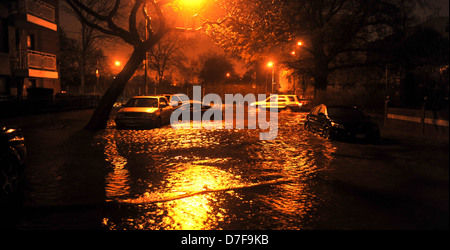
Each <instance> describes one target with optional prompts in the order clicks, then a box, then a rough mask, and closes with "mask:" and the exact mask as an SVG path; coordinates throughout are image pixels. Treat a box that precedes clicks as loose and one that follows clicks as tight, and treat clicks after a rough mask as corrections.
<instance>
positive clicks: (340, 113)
mask: <svg viewBox="0 0 450 250" xmlns="http://www.w3.org/2000/svg"><path fill="white" fill-rule="evenodd" d="M328 116H330V117H345V118H364V117H365V116H364V114H363V113H362V112H361V111H359V110H357V109H354V108H328Z"/></svg>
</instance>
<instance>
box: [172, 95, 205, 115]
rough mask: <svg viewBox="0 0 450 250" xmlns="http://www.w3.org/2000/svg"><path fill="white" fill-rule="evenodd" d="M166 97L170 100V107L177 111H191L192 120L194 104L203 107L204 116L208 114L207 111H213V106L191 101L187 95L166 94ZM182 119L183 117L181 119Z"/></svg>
mask: <svg viewBox="0 0 450 250" xmlns="http://www.w3.org/2000/svg"><path fill="white" fill-rule="evenodd" d="M164 96H165V97H166V98H167V99H168V100H169V103H170V105H171V106H172V108H173V109H174V110H175V109H179V108H181V109H182V110H183V109H184V110H186V109H189V111H190V118H191V120H192V119H193V117H194V115H193V114H194V104H198V105H200V106H201V114H202V116H203V114H204V113H205V112H206V110H208V109H211V108H212V106H210V105H206V104H203V103H202V102H200V101H197V100H190V99H189V98H188V97H187V96H186V95H182V94H164ZM179 118H180V119H181V117H179Z"/></svg>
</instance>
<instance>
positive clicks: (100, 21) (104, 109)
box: [66, 0, 194, 130]
mask: <svg viewBox="0 0 450 250" xmlns="http://www.w3.org/2000/svg"><path fill="white" fill-rule="evenodd" d="M66 2H67V3H68V4H69V6H70V7H71V8H72V9H73V11H74V12H75V13H76V15H77V16H78V18H80V20H81V21H82V22H83V23H84V24H86V25H87V26H89V27H91V28H93V29H95V30H98V31H100V32H102V33H104V34H106V35H110V36H114V37H119V38H120V39H121V40H123V41H124V42H125V43H127V44H129V45H131V46H132V47H133V52H132V54H131V56H130V57H129V59H128V61H127V62H126V64H125V65H124V67H123V70H122V71H121V72H120V73H119V74H118V75H117V76H116V78H115V79H114V81H113V82H112V84H111V85H110V87H109V88H108V89H107V91H106V92H105V94H104V96H103V97H102V99H101V100H100V103H99V106H98V108H97V109H96V110H95V112H94V114H93V115H92V117H91V119H90V121H89V123H88V124H87V125H86V127H85V129H88V130H100V129H104V128H106V124H107V121H108V119H109V115H110V113H111V109H112V107H113V105H114V102H115V101H116V100H117V98H118V97H119V96H120V94H121V93H122V92H123V90H124V88H125V86H126V84H127V82H128V80H129V79H130V78H131V77H132V76H133V74H134V73H135V71H136V69H138V68H139V66H140V65H141V64H142V63H143V61H144V59H145V53H146V52H147V51H149V50H150V49H151V48H152V47H153V46H155V45H156V44H157V43H158V42H159V41H160V40H161V39H162V38H163V37H164V36H165V35H166V34H168V33H169V32H171V31H192V30H194V29H182V28H175V27H171V26H170V25H169V22H168V21H167V20H166V14H167V13H166V12H165V11H168V10H169V9H170V8H171V7H173V5H172V6H171V4H172V2H173V1H170V0H160V1H155V0H135V1H120V0H115V1H106V0H100V2H101V4H97V5H96V6H97V7H96V8H93V7H89V6H87V5H86V4H84V3H83V1H81V0H66ZM88 17H89V18H88ZM142 20H145V21H146V22H145V23H146V25H145V28H144V29H143V30H142V29H139V23H140V22H141V21H142Z"/></svg>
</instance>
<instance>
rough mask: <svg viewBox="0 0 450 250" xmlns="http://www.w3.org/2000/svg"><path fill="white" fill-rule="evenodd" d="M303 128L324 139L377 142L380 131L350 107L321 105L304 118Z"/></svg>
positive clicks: (354, 108)
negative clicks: (316, 133)
mask: <svg viewBox="0 0 450 250" xmlns="http://www.w3.org/2000/svg"><path fill="white" fill-rule="evenodd" d="M305 128H306V129H307V130H309V131H313V132H318V133H319V134H321V135H322V136H323V137H324V138H332V139H356V140H365V141H370V142H375V143H376V142H378V141H379V139H380V129H379V127H378V125H377V124H376V123H375V122H372V121H370V117H369V116H367V115H365V114H364V113H363V112H361V111H360V110H359V109H358V108H356V107H352V106H341V105H337V106H333V105H329V106H327V105H325V104H321V105H318V106H316V107H314V108H312V109H311V112H310V113H309V114H308V115H307V116H306V122H305Z"/></svg>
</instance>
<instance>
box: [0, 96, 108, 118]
mask: <svg viewBox="0 0 450 250" xmlns="http://www.w3.org/2000/svg"><path fill="white" fill-rule="evenodd" d="M99 101H100V97H99V96H98V95H78V96H70V95H66V96H53V95H51V96H29V97H28V98H26V99H21V100H16V99H14V100H11V99H0V117H12V116H20V115H28V114H39V113H46V112H61V111H69V110H79V109H89V108H96V107H97V106H98V104H99Z"/></svg>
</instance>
